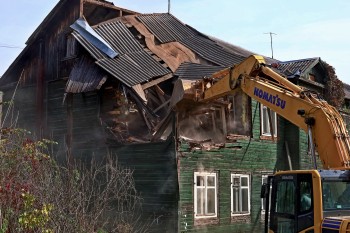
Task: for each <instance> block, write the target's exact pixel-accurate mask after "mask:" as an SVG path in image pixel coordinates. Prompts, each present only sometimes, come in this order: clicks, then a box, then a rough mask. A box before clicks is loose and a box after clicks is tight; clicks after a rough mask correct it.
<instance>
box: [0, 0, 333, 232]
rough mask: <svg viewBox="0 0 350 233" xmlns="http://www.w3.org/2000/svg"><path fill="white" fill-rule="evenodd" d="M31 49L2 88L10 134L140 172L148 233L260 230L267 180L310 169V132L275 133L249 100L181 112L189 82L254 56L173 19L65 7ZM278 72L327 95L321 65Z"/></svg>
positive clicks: (302, 64) (64, 0) (86, 5)
mask: <svg viewBox="0 0 350 233" xmlns="http://www.w3.org/2000/svg"><path fill="white" fill-rule="evenodd" d="M26 44H27V46H26V48H25V49H24V50H23V51H22V53H21V54H20V55H19V56H18V57H17V59H16V60H15V61H14V62H13V64H12V65H11V66H10V67H9V69H8V70H7V71H6V72H5V74H4V75H3V77H2V78H1V80H0V88H1V91H3V92H4V100H5V101H9V100H11V98H12V97H13V96H14V110H13V111H12V115H11V116H8V117H7V118H6V119H4V121H5V125H6V124H7V125H10V124H11V123H12V122H13V120H16V123H17V124H18V126H19V127H23V128H26V129H28V130H30V131H32V132H33V134H34V135H36V137H39V138H42V137H45V138H49V139H52V140H54V141H56V142H58V145H57V146H56V147H55V148H54V156H55V157H56V158H57V159H58V160H59V161H62V162H64V161H67V160H68V161H70V160H71V159H73V158H74V159H81V160H83V161H88V160H89V159H91V158H92V157H103V156H106V155H107V154H111V155H115V156H117V157H118V161H119V162H120V163H121V164H123V165H125V166H127V167H130V168H132V169H134V178H135V182H136V188H137V190H138V191H139V192H140V194H141V195H142V197H143V200H144V207H143V212H144V214H145V218H149V217H152V218H154V219H155V221H154V224H153V225H152V232H178V231H179V232H180V231H181V232H185V231H190V230H191V231H196V230H197V231H201V230H203V229H206V230H207V231H208V232H211V230H214V229H216V228H217V230H218V231H222V232H229V231H231V232H232V231H233V232H235V231H237V232H253V231H255V232H257V231H260V230H261V229H262V227H263V217H262V216H263V215H264V202H262V200H261V199H260V186H261V184H262V182H263V181H265V180H266V177H267V175H269V174H272V173H273V171H275V170H276V169H288V166H289V165H290V166H293V168H303V167H307V166H309V158H308V157H307V150H308V145H307V138H306V135H305V133H303V132H301V131H300V130H299V129H298V128H297V127H295V126H293V125H292V124H291V123H289V122H288V121H287V120H285V119H283V118H280V117H277V115H276V114H275V113H274V114H272V118H271V119H272V121H273V122H272V124H270V122H269V120H268V119H269V118H268V117H267V109H266V107H264V106H261V105H260V104H258V103H257V102H256V101H254V100H252V99H250V98H249V97H248V96H247V95H245V94H244V93H242V92H237V93H235V94H234V95H230V96H225V97H223V98H220V99H218V100H216V101H213V102H211V103H207V104H201V105H198V106H188V105H186V103H185V104H184V103H183V102H181V104H179V101H180V100H181V99H182V96H183V91H184V90H185V89H186V88H187V87H190V86H191V84H192V83H193V82H195V81H196V80H198V79H202V78H203V77H205V76H210V75H211V74H213V73H215V72H217V71H219V70H221V69H223V68H226V67H229V66H232V65H233V64H237V63H239V62H241V61H242V60H243V59H244V58H246V57H247V56H249V55H251V54H252V53H251V52H249V51H248V50H245V49H242V48H240V47H237V46H234V45H230V44H228V43H225V42H223V41H221V40H219V39H216V38H214V37H210V36H207V35H205V34H202V33H200V32H198V31H197V30H195V29H194V28H192V27H190V26H188V25H186V24H184V23H182V22H181V21H180V20H178V19H177V18H176V17H175V16H173V15H171V14H168V13H164V14H163V13H160V14H140V13H137V12H134V11H131V10H127V9H122V8H119V7H117V6H114V5H113V4H112V3H110V2H107V1H97V0H84V1H83V0H61V1H59V3H58V4H57V5H56V6H55V8H54V9H53V10H52V11H51V12H50V14H49V15H48V16H47V17H46V18H45V19H44V21H43V22H42V23H41V24H40V26H39V27H38V28H37V29H36V30H35V31H34V33H33V34H32V35H31V37H30V38H29V39H28V41H27V43H26ZM266 60H267V62H269V63H271V62H277V61H275V60H272V59H268V58H266ZM277 69H278V70H279V71H280V72H281V73H282V74H284V75H285V77H286V78H291V79H293V80H295V81H296V82H298V83H299V84H300V85H304V86H307V87H311V88H313V89H315V90H316V91H319V92H320V93H322V92H323V89H324V84H325V82H326V81H327V75H326V74H325V72H324V70H323V68H322V65H321V63H320V60H319V58H315V59H304V60H298V61H290V62H280V63H279V66H278V67H277ZM271 125H273V127H272V128H271V127H270V126H271ZM286 151H288V152H289V153H288V156H290V158H292V164H288V162H287V161H288V158H287V156H286Z"/></svg>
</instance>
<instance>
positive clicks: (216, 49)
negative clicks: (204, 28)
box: [180, 36, 245, 66]
mask: <svg viewBox="0 0 350 233" xmlns="http://www.w3.org/2000/svg"><path fill="white" fill-rule="evenodd" d="M180 42H181V43H182V44H184V45H185V46H186V47H188V48H190V49H191V50H193V51H194V52H196V53H197V54H199V55H200V56H202V57H203V58H204V59H206V60H208V61H211V62H213V63H215V64H217V65H220V66H232V65H233V64H238V63H240V62H241V61H243V60H244V58H245V57H243V56H241V55H237V54H233V53H230V52H228V51H227V50H225V49H223V48H222V47H221V46H219V45H217V44H216V43H215V42H213V41H211V40H208V39H205V38H204V37H200V36H196V37H188V38H184V39H182V40H181V41H180Z"/></svg>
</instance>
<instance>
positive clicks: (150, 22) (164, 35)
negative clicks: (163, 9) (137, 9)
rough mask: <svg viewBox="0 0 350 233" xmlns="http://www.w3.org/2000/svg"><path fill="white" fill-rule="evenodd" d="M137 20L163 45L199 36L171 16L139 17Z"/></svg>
mask: <svg viewBox="0 0 350 233" xmlns="http://www.w3.org/2000/svg"><path fill="white" fill-rule="evenodd" d="M137 18H138V19H139V20H140V21H141V22H142V23H143V24H144V25H145V26H146V27H147V28H148V29H149V30H150V31H151V32H152V33H153V34H154V35H155V37H156V38H157V39H158V40H159V41H160V42H162V43H167V42H171V41H178V40H181V39H183V38H186V37H192V36H196V35H197V33H196V32H195V31H193V30H192V29H190V28H189V27H187V26H186V25H185V24H183V23H182V22H180V21H179V20H178V19H177V18H175V17H174V16H173V15H171V14H150V15H139V16H137Z"/></svg>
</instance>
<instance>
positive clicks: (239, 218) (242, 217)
mask: <svg viewBox="0 0 350 233" xmlns="http://www.w3.org/2000/svg"><path fill="white" fill-rule="evenodd" d="M231 222H232V223H250V222H251V216H250V213H249V214H248V213H247V214H234V215H231Z"/></svg>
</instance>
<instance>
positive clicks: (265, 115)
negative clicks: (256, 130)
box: [260, 104, 277, 136]
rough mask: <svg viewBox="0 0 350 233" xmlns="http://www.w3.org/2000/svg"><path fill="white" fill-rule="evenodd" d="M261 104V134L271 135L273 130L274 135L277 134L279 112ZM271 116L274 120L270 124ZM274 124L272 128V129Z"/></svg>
mask: <svg viewBox="0 0 350 233" xmlns="http://www.w3.org/2000/svg"><path fill="white" fill-rule="evenodd" d="M260 106H261V117H260V118H261V134H262V135H265V136H271V135H272V133H271V132H272V131H273V136H277V114H276V113H275V112H274V111H272V110H270V109H269V108H268V107H266V106H264V105H262V104H260ZM269 111H270V116H271V120H272V124H271V125H270V120H269V119H270V117H269ZM271 126H272V129H271Z"/></svg>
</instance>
